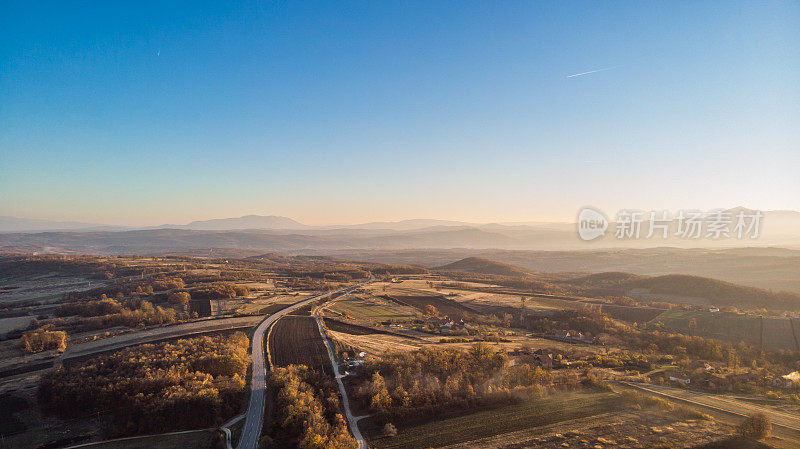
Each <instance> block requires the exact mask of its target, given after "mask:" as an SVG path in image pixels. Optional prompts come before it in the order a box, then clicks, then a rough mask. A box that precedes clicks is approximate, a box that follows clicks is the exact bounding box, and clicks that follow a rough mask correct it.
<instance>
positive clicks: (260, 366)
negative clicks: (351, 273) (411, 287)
mask: <svg viewBox="0 0 800 449" xmlns="http://www.w3.org/2000/svg"><path fill="white" fill-rule="evenodd" d="M371 280H372V278H370V281H371ZM370 281H367V282H370ZM364 284H366V282H364V283H361V284H357V285H353V286H350V287H347V288H343V289H340V290H336V291H333V292H329V293H325V294H324V295H319V296H315V297H313V298H308V299H306V300H304V301H300V302H297V303H295V304H293V305H291V306H289V307H287V308H285V309H283V310H281V311H279V312H276V313H274V314H272V315H270V316H269V317H267V319H265V320H264V321H262V322H261V324H259V325H258V327H257V328H256V331H255V333H254V334H253V342H252V351H251V352H252V355H251V357H252V359H253V377H252V380H251V382H250V404H249V405H248V406H247V413H245V422H244V429H242V436H241V437H240V438H239V444H237V445H236V449H255V448H256V447H257V446H258V439H259V437H260V436H261V428H262V427H263V425H264V401H265V397H266V394H265V391H264V390H265V388H266V375H267V371H266V366H265V364H264V360H265V356H264V333H265V332H266V331H267V329H269V327H270V326H271V325H272V324H273V323H274V322H275V321H277V320H278V319H280V318H281V317H282V316H284V315H286V314H287V313H290V312H292V311H294V310H297V309H299V308H301V307H303V306H305V305H307V304H309V303H311V302H313V301H316V300H319V299H323V298H327V297H328V296H331V295H334V294H337V293H342V292H349V291H351V290H353V289H356V288H358V287H361V286H362V285H364Z"/></svg>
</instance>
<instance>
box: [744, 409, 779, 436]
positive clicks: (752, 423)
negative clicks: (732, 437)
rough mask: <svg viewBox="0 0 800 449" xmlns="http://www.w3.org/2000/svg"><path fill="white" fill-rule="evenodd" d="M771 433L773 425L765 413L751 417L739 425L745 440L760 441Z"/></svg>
mask: <svg viewBox="0 0 800 449" xmlns="http://www.w3.org/2000/svg"><path fill="white" fill-rule="evenodd" d="M770 432H772V423H771V422H770V420H769V416H767V415H765V414H764V413H755V414H753V415H750V416H748V417H747V418H746V419H745V420H744V421H743V422H742V423H741V424H739V435H741V436H742V437H744V438H750V439H754V440H758V439H761V438H764V437H767V436H769V434H770Z"/></svg>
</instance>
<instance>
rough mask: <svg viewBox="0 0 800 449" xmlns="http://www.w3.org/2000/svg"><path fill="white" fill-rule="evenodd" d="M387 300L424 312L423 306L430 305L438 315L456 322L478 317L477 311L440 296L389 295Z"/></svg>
mask: <svg viewBox="0 0 800 449" xmlns="http://www.w3.org/2000/svg"><path fill="white" fill-rule="evenodd" d="M388 298H389V299H391V300H393V301H396V302H397V303H398V304H401V305H408V306H412V307H415V308H417V309H419V310H425V306H428V305H432V306H434V307H436V310H438V311H439V313H440V314H442V315H447V316H448V317H450V318H452V319H456V320H459V319H466V318H467V317H468V316H469V315H480V312H478V311H477V310H475V309H473V308H471V307H467V306H465V305H464V304H461V303H458V302H455V301H451V300H449V299H446V298H444V297H442V296H411V295H389V296H388Z"/></svg>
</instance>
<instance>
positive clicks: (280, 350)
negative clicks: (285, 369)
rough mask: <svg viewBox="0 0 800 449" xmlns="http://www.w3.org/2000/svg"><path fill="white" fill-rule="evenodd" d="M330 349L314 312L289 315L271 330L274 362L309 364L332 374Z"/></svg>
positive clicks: (312, 367) (278, 363) (271, 351)
mask: <svg viewBox="0 0 800 449" xmlns="http://www.w3.org/2000/svg"><path fill="white" fill-rule="evenodd" d="M327 351H328V350H327V349H326V348H325V343H323V341H322V338H320V335H319V329H318V328H317V323H316V321H315V320H314V318H313V317H312V316H310V315H304V316H303V315H291V314H290V315H287V316H285V317H283V318H281V319H280V320H278V321H277V322H276V323H275V324H274V325H273V327H272V329H271V331H270V332H269V354H270V360H271V362H272V364H273V365H274V366H289V365H306V366H307V367H309V368H311V369H314V370H317V371H322V372H325V373H327V374H328V375H331V368H330V361H329V359H328V352H327Z"/></svg>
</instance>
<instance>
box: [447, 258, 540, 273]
mask: <svg viewBox="0 0 800 449" xmlns="http://www.w3.org/2000/svg"><path fill="white" fill-rule="evenodd" d="M437 270H443V271H466V272H469V273H479V274H495V275H501V276H523V275H526V274H529V272H528V270H526V269H524V268H520V267H517V266H514V265H511V264H507V263H502V262H495V261H493V260H489V259H483V258H481V257H467V258H465V259H461V260H458V261H455V262H453V263H449V264H447V265H443V266H441V267H438V268H437Z"/></svg>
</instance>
